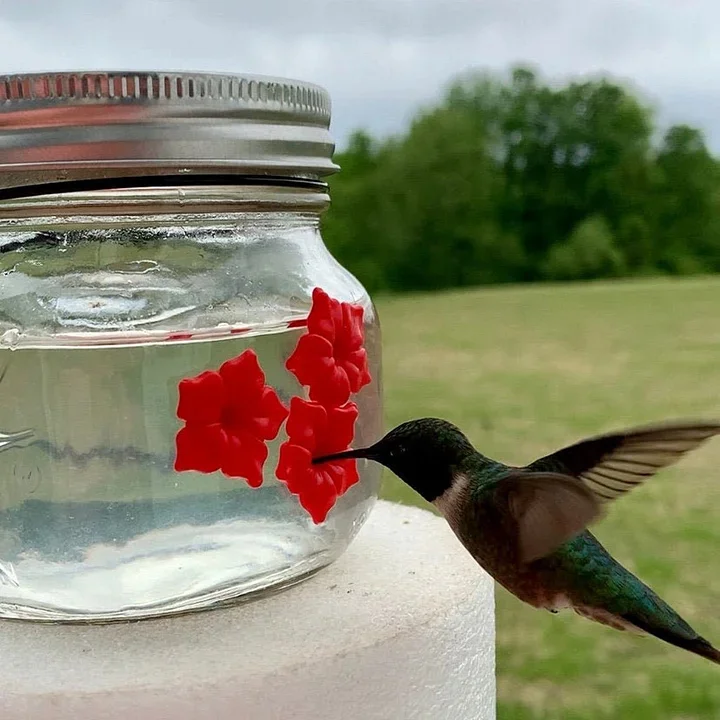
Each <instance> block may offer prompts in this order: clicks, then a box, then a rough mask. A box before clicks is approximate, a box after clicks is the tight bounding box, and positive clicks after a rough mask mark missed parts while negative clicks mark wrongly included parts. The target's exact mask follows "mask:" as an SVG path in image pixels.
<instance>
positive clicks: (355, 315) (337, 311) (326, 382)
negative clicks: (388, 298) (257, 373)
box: [285, 288, 371, 407]
mask: <svg viewBox="0 0 720 720" xmlns="http://www.w3.org/2000/svg"><path fill="white" fill-rule="evenodd" d="M312 298H313V302H312V308H311V310H310V314H309V315H308V319H307V327H308V331H307V333H306V334H305V335H303V336H302V337H301V338H300V339H299V340H298V344H297V346H296V348H295V350H294V352H293V354H292V355H291V356H290V357H289V358H288V359H287V362H286V363H285V367H287V369H288V370H289V371H290V372H291V373H292V374H293V375H295V377H296V378H297V379H298V380H299V381H300V383H301V384H303V385H307V386H309V387H310V399H311V400H314V401H316V402H319V403H320V404H321V405H325V406H326V407H338V406H340V405H343V404H344V403H346V402H347V401H348V399H349V398H350V393H356V392H358V390H360V388H362V387H364V386H365V385H367V384H368V383H369V382H370V380H371V378H370V373H369V371H368V363H367V353H366V352H365V348H364V347H363V341H364V333H363V309H362V307H360V306H359V305H352V304H350V303H344V302H340V301H339V300H333V299H332V298H331V297H330V296H329V295H328V294H327V293H325V292H324V291H323V290H321V289H320V288H315V290H313V295H312Z"/></svg>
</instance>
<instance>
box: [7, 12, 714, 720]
mask: <svg viewBox="0 0 720 720" xmlns="http://www.w3.org/2000/svg"><path fill="white" fill-rule="evenodd" d="M718 23H720V6H718V5H717V4H716V3H714V2H711V1H710V0H694V2H693V3H691V4H682V3H679V2H677V0H652V1H650V0H625V1H624V2H618V1H616V0H583V2H577V0H455V1H454V2H449V1H447V0H307V1H305V2H298V0H258V1H257V2H256V3H252V4H251V3H248V2H240V3H238V2H231V1H230V0H203V1H202V2H200V0H172V1H171V2H170V1H163V0H126V1H123V0H118V1H116V2H113V3H112V4H110V3H108V4H105V5H102V4H100V3H96V2H91V1H90V0H64V1H63V0H52V1H50V0H47V1H44V0H4V1H3V2H0V38H1V41H0V72H2V73H14V72H25V71H27V72H30V71H41V70H60V69H76V70H80V69H96V68H97V69H126V68H133V69H135V68H136V69H143V70H152V69H173V70H208V71H225V72H237V73H244V72H245V73H259V74H266V75H280V76H288V77H294V78H298V79H301V80H308V81H313V82H316V83H319V84H321V85H323V86H325V87H326V88H327V89H328V90H329V91H330V93H331V95H332V98H333V126H332V127H333V132H334V135H335V137H336V139H337V142H338V153H337V156H336V159H337V162H338V163H339V164H340V165H341V166H342V171H341V173H340V174H338V175H337V176H336V177H334V178H332V179H331V193H332V197H333V206H332V208H331V210H330V212H329V214H328V215H327V217H326V218H325V221H324V234H325V238H326V241H327V244H328V246H329V247H330V249H331V251H332V252H333V253H334V254H335V255H336V257H337V258H338V259H339V260H340V262H342V263H343V264H344V265H345V266H346V267H348V268H349V269H350V270H351V271H352V272H354V273H355V274H356V275H357V276H358V277H359V278H360V279H361V280H362V281H363V282H364V283H365V285H366V286H367V288H368V289H369V290H370V291H371V292H372V293H373V295H374V297H375V299H376V300H377V304H378V306H379V310H380V313H381V320H382V322H383V328H384V346H385V351H384V352H385V388H386V398H387V423H388V426H390V425H393V424H395V423H398V422H401V421H403V420H406V419H408V418H410V417H413V416H419V415H440V416H442V417H446V418H448V419H450V420H452V421H453V422H456V423H458V424H459V425H461V426H462V427H463V428H464V429H466V430H467V432H468V434H469V435H470V436H471V438H472V440H473V441H474V442H475V443H476V445H477V446H478V447H479V448H480V449H481V450H483V451H484V452H486V453H487V454H490V455H494V456H496V457H498V458H500V459H503V460H505V461H507V462H511V463H513V462H514V463H525V462H528V461H530V460H531V459H533V458H534V457H536V456H539V455H541V454H544V453H546V452H550V451H551V450H553V449H555V448H559V447H561V446H562V445H565V444H569V443H571V442H574V441H576V440H578V439H579V438H580V437H582V436H584V435H586V434H590V433H595V432H601V431H605V430H610V429H613V428H620V427H622V426H625V425H630V424H636V423H641V422H649V421H654V420H659V419H662V418H666V417H683V416H702V417H713V416H714V417H717V416H720V278H719V277H717V276H716V275H715V273H717V272H718V271H720V164H719V162H718V157H717V153H718V152H719V151H720V43H718V42H717V26H718ZM719 446H720V442H716V443H714V444H713V443H710V444H709V445H708V446H706V447H704V448H703V449H702V450H700V451H699V452H697V453H696V454H694V455H693V456H692V457H690V458H687V459H686V460H684V461H683V462H682V464H681V465H679V466H678V467H677V468H674V469H672V470H670V471H668V472H665V473H663V474H661V475H660V476H659V477H657V478H655V479H654V480H653V481H652V482H651V483H649V484H648V486H647V487H644V488H642V489H641V490H639V491H638V492H636V493H634V494H633V495H631V496H628V497H627V498H624V499H623V500H622V501H621V502H620V503H617V504H616V506H615V507H613V508H612V512H611V513H610V514H609V516H608V517H607V518H606V519H605V520H604V521H603V522H602V523H601V524H600V525H599V526H598V528H597V534H598V536H599V537H600V539H601V540H602V541H603V542H604V543H605V544H606V546H607V547H608V549H609V550H610V551H611V552H613V553H614V554H615V555H616V556H617V557H618V559H620V560H621V561H622V562H623V563H624V564H626V565H627V566H628V567H629V568H630V569H631V570H633V571H634V572H636V573H638V574H639V575H640V576H641V577H642V578H643V579H644V580H645V581H646V582H648V583H650V584H651V585H652V586H653V587H654V588H655V589H656V590H658V591H659V592H660V593H661V594H662V595H663V596H664V597H665V598H666V599H667V600H668V601H669V602H671V603H672V604H673V605H674V606H675V607H676V608H677V610H678V611H679V612H680V613H681V614H682V615H684V616H685V617H686V618H687V619H688V620H689V621H690V622H691V624H692V625H694V626H695V627H696V629H697V630H698V631H699V632H700V633H701V634H703V635H705V636H707V637H708V638H709V639H711V640H713V641H714V642H715V644H718V643H720V613H719V612H718V603H719V601H720V579H719V574H718V569H720V560H719V559H718V549H719V548H720V470H719V469H718V468H719V467H720V447H719ZM383 492H384V494H385V496H386V497H389V498H392V499H396V500H401V501H403V502H412V503H418V502H419V501H418V499H417V497H416V496H414V495H413V494H412V493H410V492H409V491H407V490H405V489H403V488H402V487H401V486H400V485H399V484H398V483H397V481H396V480H395V479H394V478H393V477H391V476H387V477H386V480H385V485H384V491H383ZM497 603H498V619H497V633H498V655H497V663H498V697H499V700H498V702H499V705H498V717H499V718H500V719H501V720H541V719H550V718H552V719H553V720H555V719H557V718H562V719H563V720H565V719H567V720H591V719H592V720H596V719H598V718H626V717H627V718H629V717H633V718H635V717H637V718H652V719H659V718H672V719H675V720H680V719H681V718H682V719H683V720H687V719H689V718H703V719H705V718H706V719H708V720H711V719H712V720H717V718H720V675H718V670H717V668H716V667H714V666H712V665H710V663H708V662H707V661H705V660H702V659H699V658H695V657H691V656H689V655H687V654H684V653H682V652H681V651H679V650H676V649H674V648H671V647H669V646H667V645H664V644H663V643H661V642H659V641H656V640H654V639H637V638H634V637H630V636H627V635H623V634H621V633H617V632H613V631H611V630H609V629H606V628H602V627H599V626H595V625H593V624H591V623H589V622H587V621H585V620H583V619H580V618H578V617H576V616H574V615H572V613H570V614H563V615H560V616H557V617H551V616H550V615H549V613H541V612H538V611H534V610H532V609H530V608H527V607H525V606H522V605H521V604H520V603H519V602H518V601H516V600H515V599H514V598H512V597H510V596H509V595H508V594H507V593H505V592H504V591H503V590H500V589H498V591H497Z"/></svg>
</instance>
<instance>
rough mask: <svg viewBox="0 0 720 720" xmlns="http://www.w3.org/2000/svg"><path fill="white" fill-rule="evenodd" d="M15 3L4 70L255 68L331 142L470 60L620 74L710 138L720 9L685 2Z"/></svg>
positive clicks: (557, 72)
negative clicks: (319, 96) (310, 111)
mask: <svg viewBox="0 0 720 720" xmlns="http://www.w3.org/2000/svg"><path fill="white" fill-rule="evenodd" d="M691 7H692V9H691V8H690V6H689V5H686V4H683V3H679V2H678V1H677V0H622V1H619V0H583V2H578V1H577V0H543V1H542V2H539V1H538V0H304V1H303V2H298V1H297V0H262V2H256V3H252V4H250V3H247V2H245V3H243V2H240V3H238V2H237V0H194V1H190V0H117V1H116V2H113V3H104V4H100V3H97V2H95V0H64V1H61V0H35V1H34V2H33V1H31V0H12V1H10V2H6V3H3V4H2V5H1V6H0V70H2V71H3V72H20V71H33V70H54V69H70V68H74V69H86V68H90V69H92V68H102V67H106V68H121V69H122V68H138V69H155V68H157V69H178V70H183V69H196V70H219V71H227V72H254V73H261V74H270V75H281V76H289V77H295V78H300V79H306V80H311V81H314V82H318V83H320V84H322V85H324V86H325V87H327V88H328V89H329V90H330V92H331V94H332V97H333V103H334V122H333V127H334V131H335V133H336V135H337V136H338V138H339V139H342V138H343V137H345V136H346V134H347V132H348V131H349V130H350V129H352V128H353V127H357V126H369V127H370V129H372V130H374V131H375V132H380V133H383V132H388V131H392V130H395V129H399V128H400V127H402V124H403V122H404V121H405V120H406V119H407V118H408V117H409V116H410V114H411V113H412V112H413V110H414V109H415V108H416V107H417V105H418V104H419V103H422V102H424V101H426V100H429V99H432V98H433V97H436V96H437V95H438V93H439V92H440V90H441V88H442V86H443V85H444V84H445V83H446V82H447V81H448V80H449V79H450V77H451V76H453V75H455V74H456V73H458V72H461V71H463V70H465V69H467V68H469V67H473V66H477V67H485V68H494V69H498V70H504V69H507V67H508V66H509V65H510V64H512V63H515V62H518V61H524V62H530V63H532V64H535V65H537V66H539V67H540V68H541V69H542V71H543V72H544V73H545V74H546V75H551V76H553V77H567V76H569V75H572V74H585V73H594V72H598V71H609V72H611V73H613V74H616V75H618V76H620V77H622V78H630V79H632V80H633V82H634V84H636V85H638V86H640V87H641V88H642V89H643V91H645V92H646V93H647V95H648V96H649V97H650V98H651V99H652V100H654V101H655V103H656V104H658V105H659V106H660V107H661V110H662V113H661V117H662V118H663V119H666V120H673V121H688V122H691V123H695V124H699V125H701V126H702V127H703V128H704V129H705V130H706V132H707V133H708V134H709V135H710V137H711V138H712V140H713V144H714V145H715V146H716V147H718V148H720V115H719V114H718V113H717V112H716V110H717V109H719V108H720V43H717V41H716V37H715V36H716V28H717V26H718V23H719V22H720V6H719V5H717V4H716V3H715V2H714V0H694V2H693V3H692V6H691Z"/></svg>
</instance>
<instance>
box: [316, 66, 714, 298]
mask: <svg viewBox="0 0 720 720" xmlns="http://www.w3.org/2000/svg"><path fill="white" fill-rule="evenodd" d="M336 161H337V162H338V163H339V165H340V166H341V168H342V169H341V172H340V173H338V174H337V175H336V176H334V177H333V178H331V180H330V192H331V197H332V206H331V209H330V211H329V212H328V213H327V214H326V216H325V218H324V219H323V234H324V237H325V240H326V242H327V244H328V247H329V248H330V250H331V251H332V252H333V254H334V255H335V256H336V257H337V258H338V260H339V261H340V262H341V263H343V264H344V265H345V266H346V267H347V268H348V269H349V270H350V271H351V272H353V273H354V274H355V275H356V276H357V277H358V278H359V279H360V280H361V281H362V282H363V283H364V284H365V285H366V287H367V288H368V289H369V290H371V291H377V290H388V291H403V290H434V289H440V288H449V287H460V286H470V285H481V284H490V283H503V282H533V281H543V280H556V281H557V280H559V281H570V280H588V279H595V278H608V277H621V276H632V275H659V274H676V275H677V274H691V273H707V272H717V271H719V270H720V193H719V192H718V191H719V190H720V172H719V170H720V164H719V163H718V161H717V160H716V158H715V157H714V156H713V155H712V153H711V152H710V151H709V149H708V147H707V145H706V142H705V139H704V137H703V134H702V132H701V131H700V130H698V129H696V128H693V127H690V126H688V125H674V126H672V127H670V128H669V129H667V130H666V131H665V132H664V133H659V132H658V129H657V126H656V123H655V118H654V112H653V109H652V108H651V107H650V106H649V105H647V104H646V103H644V102H643V99H642V98H641V97H639V96H638V95H637V94H636V93H634V92H633V91H632V90H630V89H628V88H626V87H624V86H622V85H620V84H618V83H615V82H613V81H611V80H608V79H605V78H602V79H590V80H582V81H579V80H578V81H571V82H569V83H567V84H565V85H564V86H553V85H550V84H548V83H546V82H543V81H542V79H541V78H540V77H539V76H538V74H537V73H536V72H535V71H533V70H531V69H528V68H526V67H516V68H513V69H512V70H511V71H510V73H508V74H507V76H499V75H493V74H490V73H484V72H472V73H468V74H465V75H463V76H460V77H458V78H457V79H456V80H455V81H454V82H452V83H451V85H450V86H449V88H448V89H447V91H446V92H445V94H444V96H443V97H442V98H441V100H440V101H439V102H438V103H437V104H436V105H435V106H433V107H428V108H426V109H424V110H422V111H421V112H419V113H418V115H417V116H416V117H415V118H414V120H413V121H412V122H411V124H410V126H409V128H408V129H407V131H406V132H405V133H404V134H402V135H399V136H395V137H390V138H385V139H375V138H373V137H371V136H370V135H369V134H368V133H366V132H364V131H357V132H355V133H354V134H353V135H352V137H351V138H350V141H349V143H348V146H347V148H346V149H345V150H344V151H342V152H340V153H338V154H337V155H336Z"/></svg>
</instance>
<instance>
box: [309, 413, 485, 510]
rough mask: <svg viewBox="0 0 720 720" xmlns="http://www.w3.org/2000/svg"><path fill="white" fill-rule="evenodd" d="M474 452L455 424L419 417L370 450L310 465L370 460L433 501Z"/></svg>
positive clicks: (332, 456)
mask: <svg viewBox="0 0 720 720" xmlns="http://www.w3.org/2000/svg"><path fill="white" fill-rule="evenodd" d="M474 453H475V448H474V447H473V446H472V445H471V443H470V441H469V440H468V439H467V438H466V437H465V435H464V434H463V433H462V431H461V430H460V429H459V428H457V427H455V425H453V424H452V423H449V422H447V421H445V420H439V419H437V418H422V419H420V420H410V421H408V422H405V423H403V424H402V425H398V426H397V427H396V428H394V429H393V430H391V431H390V432H389V433H388V434H387V435H385V437H384V438H382V439H381V440H378V442H376V443H375V444H374V445H371V446H370V447H367V448H358V449H355V450H347V451H345V452H341V453H336V454H334V455H325V456H322V457H317V458H314V459H313V464H314V465H319V464H321V463H324V462H328V461H331V460H347V459H351V458H366V459H368V460H374V461H375V462H377V463H380V464H381V465H384V466H385V467H386V468H388V469H389V470H391V471H392V472H394V473H395V475H397V476H398V477H399V478H400V479H401V480H402V481H403V482H405V483H406V484H407V485H409V486H410V487H411V488H412V489H413V490H415V491H416V492H418V493H419V494H420V495H422V497H423V498H425V500H427V501H428V502H433V500H435V499H437V498H438V497H440V495H442V494H443V493H444V492H445V491H446V490H447V489H448V488H449V487H450V486H451V485H452V483H453V477H454V473H455V471H456V469H457V468H458V467H459V466H460V465H461V464H462V462H463V460H465V459H466V458H467V457H468V456H470V455H472V454H474Z"/></svg>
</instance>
